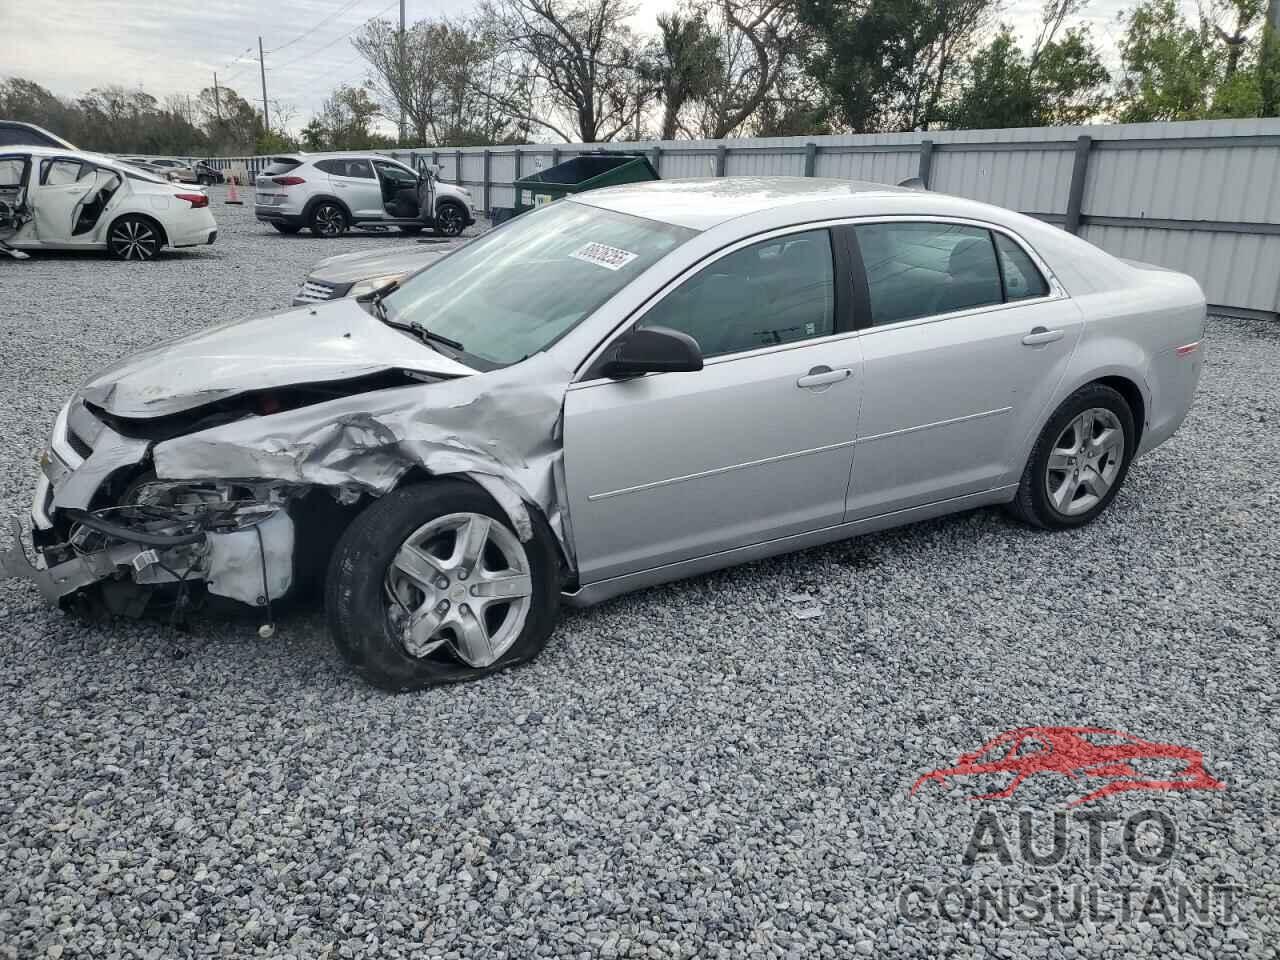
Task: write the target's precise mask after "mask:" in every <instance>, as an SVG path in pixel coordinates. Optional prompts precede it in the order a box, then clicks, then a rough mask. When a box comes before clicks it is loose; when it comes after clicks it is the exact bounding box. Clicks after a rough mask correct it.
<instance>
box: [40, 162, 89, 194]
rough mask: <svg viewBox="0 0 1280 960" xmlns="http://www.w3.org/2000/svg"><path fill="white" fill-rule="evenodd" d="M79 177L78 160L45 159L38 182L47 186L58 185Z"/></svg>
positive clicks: (71, 181) (73, 180) (72, 181)
mask: <svg viewBox="0 0 1280 960" xmlns="http://www.w3.org/2000/svg"><path fill="white" fill-rule="evenodd" d="M79 179H80V161H79V160H46V161H45V162H44V168H43V171H42V172H41V175H40V182H41V183H43V184H44V185H45V186H48V187H58V186H62V185H63V184H66V183H75V182H76V181H77V180H79Z"/></svg>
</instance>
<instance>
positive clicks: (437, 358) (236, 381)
mask: <svg viewBox="0 0 1280 960" xmlns="http://www.w3.org/2000/svg"><path fill="white" fill-rule="evenodd" d="M391 369H400V370H408V371H412V372H416V373H423V374H429V375H433V376H441V377H459V376H466V375H468V374H472V373H475V372H476V371H475V370H473V369H472V368H471V367H468V366H466V365H465V364H461V363H458V362H457V361H456V360H451V359H449V358H448V357H446V356H444V355H443V354H441V353H438V352H436V351H435V350H433V349H432V348H431V347H429V346H427V345H426V344H424V343H421V342H419V341H418V340H416V339H414V338H413V337H412V336H410V335H409V334H406V333H404V332H402V331H400V330H397V329H395V328H394V327H389V326H387V325H386V324H384V323H381V322H380V321H379V320H378V319H377V318H376V317H372V316H370V315H369V314H368V313H366V312H365V310H364V308H363V307H361V306H360V304H358V303H357V302H356V301H355V300H350V299H346V300H334V301H332V302H330V303H324V304H316V305H314V306H308V307H300V308H297V309H294V310H285V311H282V312H279V313H271V314H267V315H266V316H264V317H252V318H249V319H246V320H235V321H232V322H231V323H225V324H221V325H219V326H215V327H210V328H208V329H206V330H202V331H200V332H199V333H195V334H192V335H190V336H187V337H182V338H180V339H178V340H171V341H168V342H166V343H162V344H159V345H157V346H154V347H150V348H148V349H146V350H143V351H141V352H140V353H135V354H134V355H133V356H131V357H128V358H126V359H125V360H123V361H121V362H120V363H117V364H115V365H114V366H112V367H108V368H107V369H106V370H104V371H102V372H101V373H99V374H97V375H96V376H94V377H93V378H91V379H90V380H89V381H88V382H87V383H86V384H85V385H84V386H83V387H81V388H80V394H79V396H80V398H81V399H82V400H85V401H87V402H89V403H92V404H94V405H95V406H98V407H101V408H102V409H104V410H106V411H107V412H108V413H110V414H113V415H115V416H118V417H129V418H151V417H162V416H166V415H168V414H173V413H181V412H183V411H185V410H192V409H194V408H196V407H201V406H204V405H206V404H209V403H216V402H217V401H219V400H225V399H228V398H230V397H233V396H236V395H237V394H241V393H246V392H248V391H252V390H263V389H270V388H272V387H287V386H298V385H302V384H309V383H327V382H333V381H340V380H350V379H354V378H356V377H363V376H368V375H370V374H375V373H381V372H383V371H386V370H391Z"/></svg>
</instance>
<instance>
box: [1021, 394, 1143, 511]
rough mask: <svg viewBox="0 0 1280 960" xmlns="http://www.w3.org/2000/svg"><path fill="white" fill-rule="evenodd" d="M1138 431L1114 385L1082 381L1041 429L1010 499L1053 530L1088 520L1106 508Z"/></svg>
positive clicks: (1116, 490)
mask: <svg viewBox="0 0 1280 960" xmlns="http://www.w3.org/2000/svg"><path fill="white" fill-rule="evenodd" d="M1136 437H1137V432H1136V431H1135V429H1134V423H1133V411H1132V410H1131V409H1130V408H1129V403H1128V401H1126V400H1125V398H1124V397H1123V396H1121V394H1120V393H1119V392H1118V391H1116V390H1113V389H1112V388H1111V387H1108V386H1105V385H1104V384H1101V383H1091V384H1088V385H1087V386H1084V387H1081V388H1080V389H1079V390H1077V391H1076V392H1075V393H1073V394H1072V395H1071V396H1069V397H1067V399H1066V400H1064V401H1062V404H1061V406H1059V407H1058V409H1057V410H1055V411H1054V413H1053V416H1052V417H1050V418H1049V422H1048V423H1046V424H1045V426H1044V429H1043V430H1041V431H1040V436H1039V438H1038V439H1037V440H1036V445H1035V447H1034V448H1033V449H1032V451H1031V456H1030V458H1029V459H1028V460H1027V466H1026V468H1025V469H1024V470H1023V473H1022V481H1021V483H1020V484H1019V485H1018V495H1017V497H1016V498H1015V499H1014V501H1013V503H1012V504H1011V505H1010V506H1011V508H1012V510H1013V512H1014V513H1015V514H1016V515H1017V516H1019V517H1020V518H1021V519H1022V520H1025V521H1026V522H1027V523H1030V524H1032V525H1033V526H1037V527H1044V528H1047V529H1050V530H1066V529H1070V528H1072V527H1081V526H1084V525H1085V524H1086V523H1089V522H1090V521H1091V520H1093V519H1094V518H1095V517H1097V516H1098V514H1100V513H1102V511H1103V510H1105V509H1106V508H1107V505H1108V504H1110V503H1111V501H1112V500H1114V499H1115V497H1116V494H1117V493H1119V492H1120V485H1121V484H1122V483H1124V478H1125V476H1126V475H1127V474H1128V472H1129V464H1130V463H1131V462H1132V460H1133V454H1134V447H1135V440H1136Z"/></svg>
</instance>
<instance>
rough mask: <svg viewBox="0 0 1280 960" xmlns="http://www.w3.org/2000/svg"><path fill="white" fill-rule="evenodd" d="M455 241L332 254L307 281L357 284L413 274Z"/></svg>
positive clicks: (445, 250)
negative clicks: (449, 243) (372, 279)
mask: <svg viewBox="0 0 1280 960" xmlns="http://www.w3.org/2000/svg"><path fill="white" fill-rule="evenodd" d="M454 246H456V244H452V245H447V244H445V243H441V244H440V245H438V246H434V245H431V244H425V243H424V244H415V245H414V246H412V247H396V248H394V249H392V250H365V251H363V252H361V253H342V254H339V255H338V256H336V257H329V258H327V259H325V260H321V261H320V262H319V263H317V264H316V265H315V266H314V267H312V268H311V272H310V273H309V274H307V279H308V280H318V281H320V282H322V283H333V284H341V283H348V284H350V283H358V282H359V281H361V280H368V279H370V278H371V277H387V276H392V275H396V274H405V273H414V272H416V271H418V270H421V269H422V268H423V267H425V266H426V265H427V264H429V263H431V262H432V261H433V260H438V259H439V258H440V257H442V256H444V255H445V254H446V253H448V252H449V251H450V250H451V249H453V247H454Z"/></svg>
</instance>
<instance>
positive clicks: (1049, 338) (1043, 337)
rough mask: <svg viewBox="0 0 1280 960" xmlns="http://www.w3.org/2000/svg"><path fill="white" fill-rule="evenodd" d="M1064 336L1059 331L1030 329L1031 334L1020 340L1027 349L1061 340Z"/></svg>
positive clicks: (1040, 328) (1038, 328)
mask: <svg viewBox="0 0 1280 960" xmlns="http://www.w3.org/2000/svg"><path fill="white" fill-rule="evenodd" d="M1064 336H1065V334H1064V333H1063V332H1062V331H1061V330H1049V329H1046V328H1045V327H1032V328H1031V332H1030V333H1028V334H1027V335H1026V336H1025V337H1023V338H1022V342H1023V343H1024V344H1026V345H1027V346H1028V347H1038V346H1041V345H1043V344H1046V343H1053V342H1054V341H1055V340H1061V339H1062V338H1063V337H1064Z"/></svg>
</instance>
